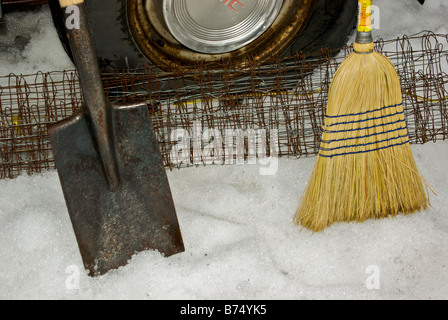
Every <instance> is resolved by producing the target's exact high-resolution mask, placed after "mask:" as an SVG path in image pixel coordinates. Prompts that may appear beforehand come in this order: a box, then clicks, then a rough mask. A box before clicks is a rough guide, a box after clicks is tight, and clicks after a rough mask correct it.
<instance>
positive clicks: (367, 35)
mask: <svg viewBox="0 0 448 320" xmlns="http://www.w3.org/2000/svg"><path fill="white" fill-rule="evenodd" d="M358 6H359V19H358V33H357V36H356V42H357V43H359V44H368V43H371V42H373V38H372V0H358Z"/></svg>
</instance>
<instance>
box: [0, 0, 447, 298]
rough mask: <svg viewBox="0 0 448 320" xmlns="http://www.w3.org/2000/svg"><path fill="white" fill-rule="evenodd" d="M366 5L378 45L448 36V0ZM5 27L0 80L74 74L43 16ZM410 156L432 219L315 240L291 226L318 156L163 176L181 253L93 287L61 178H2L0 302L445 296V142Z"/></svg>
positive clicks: (136, 264) (150, 257) (146, 260)
mask: <svg viewBox="0 0 448 320" xmlns="http://www.w3.org/2000/svg"><path fill="white" fill-rule="evenodd" d="M374 3H375V4H376V5H377V6H378V7H379V8H380V9H381V17H382V19H381V22H382V24H381V29H380V30H376V31H375V34H376V37H382V38H384V39H390V38H394V37H397V36H401V35H403V34H412V33H416V32H419V31H421V30H432V31H438V32H446V29H444V28H445V27H444V22H445V19H446V18H445V16H446V14H447V13H448V1H446V0H443V1H441V0H437V1H436V0H427V1H426V3H425V5H424V6H420V5H419V4H418V2H417V1H409V0H400V1H386V0H382V1H375V2H374ZM6 19H7V21H8V24H9V25H10V26H9V27H10V28H12V29H11V30H13V31H14V32H17V34H19V33H20V34H29V36H30V37H29V39H28V40H29V42H28V44H26V45H25V46H22V47H21V48H17V47H16V45H17V43H16V34H6V36H4V37H3V36H2V38H1V39H0V49H1V53H0V75H5V74H8V73H10V72H15V73H24V74H25V73H33V72H36V71H38V70H40V71H51V70H60V69H72V68H73V65H72V64H71V62H70V60H69V59H68V58H67V57H66V55H65V54H64V52H63V49H62V46H61V45H60V43H59V40H58V38H57V34H56V32H55V31H54V28H53V27H52V25H51V18H50V16H49V12H48V10H47V9H46V8H45V7H44V9H43V10H41V11H37V12H28V13H14V14H11V15H9V16H7V17H6ZM24 20H26V21H27V23H21V21H24ZM412 149H413V152H414V157H415V159H416V162H417V165H418V167H419V168H420V170H421V171H422V174H423V175H424V176H425V178H426V179H427V180H428V182H429V183H430V184H431V185H432V186H433V187H434V189H435V190H436V191H437V196H434V195H431V202H432V208H431V209H430V210H428V211H427V212H421V213H416V214H414V215H410V216H398V217H396V218H388V219H383V220H371V221H367V222H365V223H363V224H358V223H340V224H335V225H333V226H331V227H329V228H327V229H325V230H324V231H323V232H320V233H312V232H310V231H308V230H305V229H302V228H300V227H297V226H295V225H293V223H292V217H293V215H294V212H295V209H296V207H297V205H298V201H299V197H300V195H301V194H302V192H303V190H304V189H305V186H306V183H307V180H308V178H309V175H310V173H311V170H312V167H313V165H314V162H315V158H314V157H310V158H301V159H285V158H281V159H279V163H278V171H277V173H276V174H275V175H268V176H263V175H260V171H259V169H260V167H259V165H249V164H242V165H232V166H205V167H202V166H200V167H197V168H196V167H193V168H183V169H180V170H173V171H168V172H167V173H168V178H169V181H170V185H171V189H172V192H173V197H174V202H175V205H176V209H177V213H178V218H179V222H180V226H181V230H182V235H183V238H184V242H185V247H186V251H185V252H184V253H181V254H178V255H175V256H172V257H169V258H165V257H163V256H162V255H160V254H159V253H157V252H153V251H146V252H142V253H139V254H136V255H135V256H134V257H133V258H132V259H131V261H129V263H128V264H127V265H126V266H124V267H121V268H120V269H118V270H113V271H111V272H109V273H107V274H106V275H104V276H101V277H97V278H91V277H88V276H87V274H86V272H85V271H84V269H83V267H82V260H81V257H80V255H79V250H78V246H77V242H76V239H75V236H74V233H73V229H72V227H71V224H70V220H69V216H68V212H67V209H66V207H65V202H64V198H63V195H62V189H61V187H60V184H59V180H58V176H57V173H56V172H47V173H45V174H40V175H35V176H31V177H29V176H21V177H19V178H17V179H14V180H0V243H1V244H2V246H1V248H0V255H1V258H0V298H1V299H139V300H140V299H200V300H202V299H288V300H289V299H446V298H448V287H447V286H446V283H447V282H448V273H447V272H446V268H447V266H448V249H447V246H446V244H447V241H448V212H447V210H446V208H447V207H448V184H447V182H446V181H448V171H447V170H446V166H447V160H446V159H448V142H447V141H439V142H437V143H427V144H425V145H413V146H412Z"/></svg>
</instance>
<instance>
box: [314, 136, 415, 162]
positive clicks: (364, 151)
mask: <svg viewBox="0 0 448 320" xmlns="http://www.w3.org/2000/svg"><path fill="white" fill-rule="evenodd" d="M407 143H409V140H407V141H405V142H402V143H397V144H392V145H390V146H384V147H381V148H377V149H372V150H362V151H356V152H346V153H338V154H333V155H323V154H319V157H323V158H333V157H337V156H345V155H350V154H360V153H368V152H373V151H378V150H384V149H388V148H392V147H397V146H402V145H404V144H407Z"/></svg>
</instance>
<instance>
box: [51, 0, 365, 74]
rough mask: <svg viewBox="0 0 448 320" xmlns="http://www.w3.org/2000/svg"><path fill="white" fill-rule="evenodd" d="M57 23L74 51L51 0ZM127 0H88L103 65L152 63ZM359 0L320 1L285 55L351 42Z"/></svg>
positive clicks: (93, 31)
mask: <svg viewBox="0 0 448 320" xmlns="http://www.w3.org/2000/svg"><path fill="white" fill-rule="evenodd" d="M48 2H49V5H50V8H51V11H52V14H53V20H54V24H55V26H56V29H57V30H58V33H59V36H60V38H61V41H62V43H63V44H64V47H65V48H66V50H67V52H68V53H70V50H69V47H68V41H67V39H66V35H65V26H64V21H63V19H62V14H61V9H60V7H59V2H58V0H49V1H48ZM126 3H127V0H113V1H112V0H110V1H108V5H107V6H104V3H103V1H94V0H85V4H86V7H87V11H88V15H89V23H90V26H91V29H92V33H93V37H94V38H95V42H96V48H97V53H98V56H99V59H100V64H101V66H103V67H107V66H110V67H116V68H136V67H138V66H140V65H145V64H148V63H150V62H149V61H148V60H147V59H146V57H144V56H143V54H142V53H141V52H140V50H139V49H138V47H137V45H136V44H135V42H134V41H133V37H132V34H131V32H130V30H129V28H128V25H127V20H126ZM357 9H358V2H357V1H346V0H317V1H316V3H315V6H314V9H313V12H312V14H311V16H310V18H309V21H308V23H307V25H306V27H305V28H304V30H303V31H302V33H301V34H300V35H299V36H298V37H297V39H296V40H295V41H294V42H293V43H292V44H291V45H290V47H289V48H288V49H287V50H285V51H284V52H283V53H282V56H288V55H292V54H294V53H296V52H299V51H302V52H303V53H305V54H309V53H313V52H316V51H317V50H319V49H320V48H327V49H330V50H334V49H337V48H340V47H342V46H343V45H344V44H346V43H347V40H348V37H349V35H350V33H351V32H352V31H353V30H354V28H355V26H356V18H357Z"/></svg>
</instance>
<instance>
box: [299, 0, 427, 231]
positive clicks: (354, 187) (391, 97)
mask: <svg viewBox="0 0 448 320" xmlns="http://www.w3.org/2000/svg"><path fill="white" fill-rule="evenodd" d="M358 2H359V8H360V10H359V11H360V18H359V24H358V32H357V38H356V42H355V43H354V52H353V53H351V54H350V55H349V56H348V57H347V58H346V59H345V60H344V61H343V62H342V64H341V65H340V67H339V68H338V70H337V71H336V73H335V75H334V78H333V81H332V83H331V86H330V90H329V94H328V105H327V111H326V117H325V122H324V125H323V132H322V141H321V145H320V150H319V155H318V158H317V160H316V163H315V166H314V169H313V172H312V175H311V178H310V180H309V182H308V185H307V187H306V189H305V192H304V194H303V196H302V199H301V204H300V206H299V208H298V210H297V212H296V214H295V217H294V222H295V224H300V225H302V226H303V227H305V228H308V229H311V230H313V231H320V230H322V229H324V228H326V227H327V226H329V225H331V224H333V223H335V222H351V221H357V222H364V221H366V220H367V219H379V218H384V217H388V216H396V215H397V214H399V213H403V214H410V213H413V212H416V211H420V210H426V209H427V208H428V206H429V199H428V197H427V194H426V192H425V191H426V190H425V187H424V184H426V183H425V182H424V179H423V177H422V176H421V174H420V173H419V171H418V169H417V166H416V163H415V161H414V157H413V154H412V151H411V148H410V143H409V136H408V130H407V125H406V119H405V115H404V110H403V103H402V95H401V86H400V81H399V78H398V74H397V72H396V70H395V68H394V66H393V64H392V62H391V61H390V60H389V59H388V58H387V57H385V56H383V55H381V54H379V53H378V52H375V51H374V44H373V39H372V34H371V29H372V27H371V5H372V1H371V0H359V1H358Z"/></svg>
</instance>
